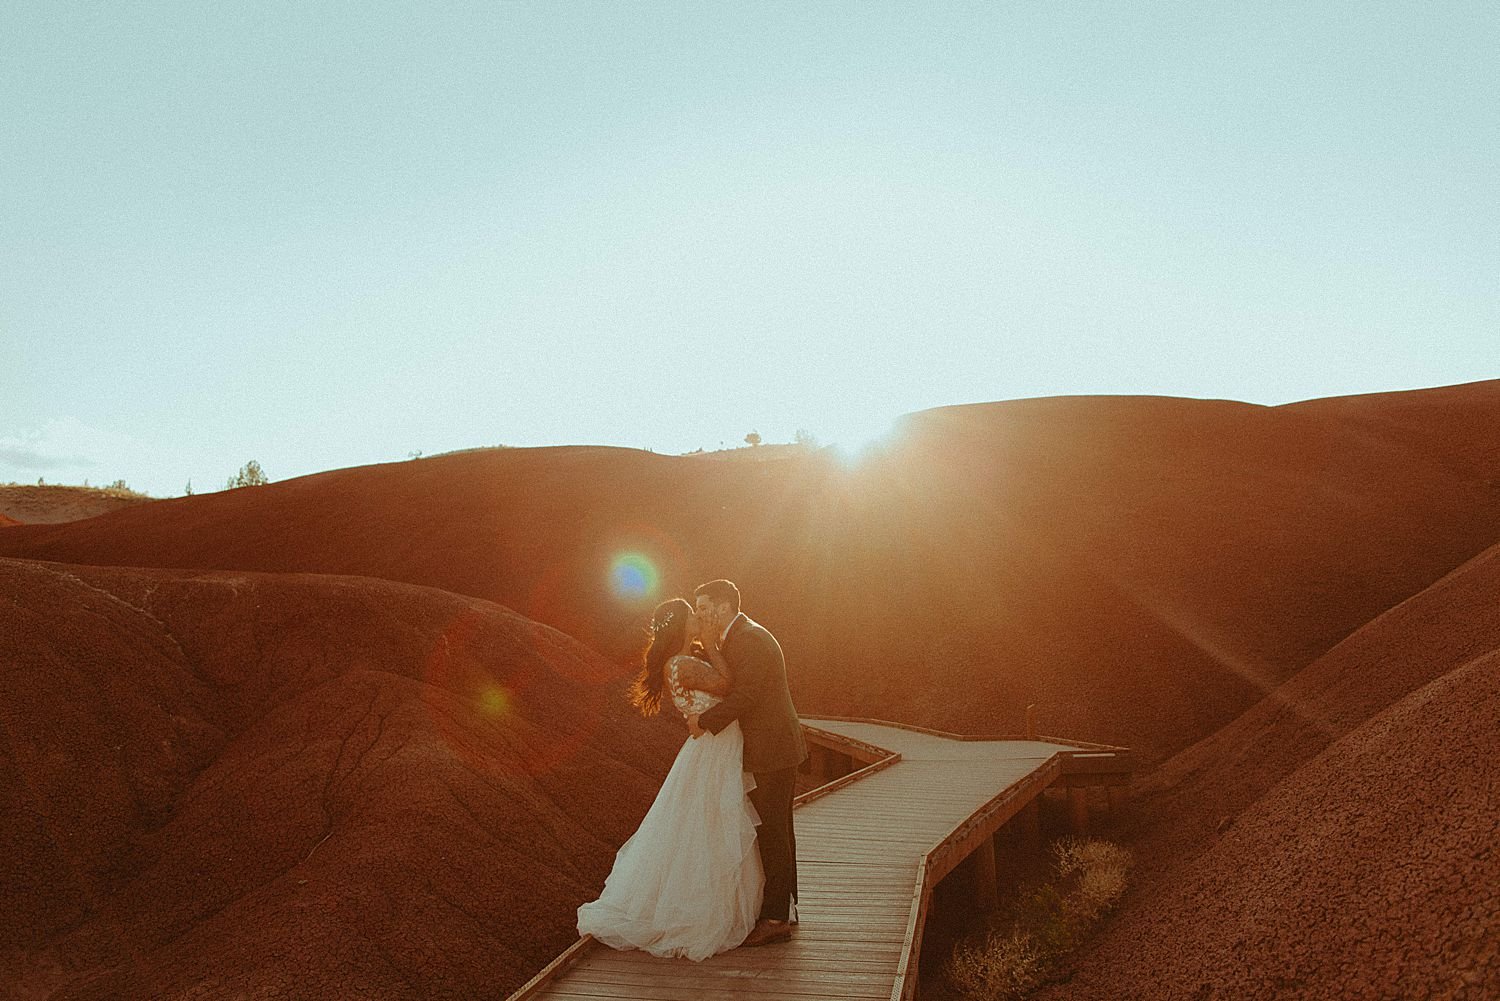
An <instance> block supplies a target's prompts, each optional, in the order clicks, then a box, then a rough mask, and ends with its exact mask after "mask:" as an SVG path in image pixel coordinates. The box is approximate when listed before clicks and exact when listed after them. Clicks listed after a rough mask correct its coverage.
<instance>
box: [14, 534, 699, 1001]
mask: <svg viewBox="0 0 1500 1001" xmlns="http://www.w3.org/2000/svg"><path fill="white" fill-rule="evenodd" d="M0 605H3V607H4V608H5V609H6V611H5V614H4V615H3V616H0V665H3V671H0V685H3V690H0V735H3V737H4V740H3V742H0V858H3V859H4V862H3V863H0V888H3V894H0V895H3V898H4V900H5V907H4V908H0V982H3V983H5V984H6V985H7V993H6V996H7V997H16V998H30V997H36V998H41V997H54V998H57V999H59V1001H62V999H99V1001H103V999H121V998H131V999H148V998H149V999H152V1001H161V999H174V998H188V997H204V996H214V997H241V996H243V997H251V996H254V997H270V996H285V997H354V996H358V997H363V998H411V999H416V998H423V999H429V998H473V997H481V996H483V997H492V996H496V995H497V993H498V994H499V995H501V996H503V994H504V993H506V991H507V990H508V989H513V988H514V987H516V986H519V984H520V983H521V982H522V981H523V980H524V979H525V978H526V977H527V976H529V975H530V973H531V972H532V971H534V970H535V969H536V968H537V967H539V966H541V965H542V964H543V963H545V962H546V961H547V960H548V959H549V958H551V956H552V955H554V954H555V953H556V952H557V951H559V950H560V949H561V948H562V947H564V946H565V945H567V944H568V943H569V942H570V941H571V940H572V938H573V937H574V936H573V934H572V922H573V911H574V909H575V908H576V907H577V906H578V904H579V903H582V902H583V901H584V900H586V899H590V898H592V897H593V896H594V895H595V894H596V893H597V891H598V887H599V885H600V884H602V882H603V879H604V875H605V873H606V872H607V871H608V868H609V865H610V864H611V862H612V860H613V856H614V853H615V851H616V849H617V848H618V847H619V845H620V844H621V842H623V841H624V839H625V838H626V837H627V836H628V835H629V834H630V832H631V831H632V830H633V829H634V826H635V824H636V823H637V822H638V821H639V819H640V817H641V816H642V815H643V814H644V813H645V810H646V807H647V805H648V804H649V802H650V800H651V798H652V796H653V795H654V794H655V791H656V788H657V786H658V784H659V782H660V779H661V776H662V775H663V774H664V773H665V769H666V764H667V762H668V761H669V760H670V755H671V754H672V753H673V752H674V751H675V750H676V747H677V745H678V743H680V741H681V739H682V734H681V731H680V729H679V728H677V727H672V726H669V725H666V724H664V723H663V722H661V721H645V720H641V719H640V718H639V717H637V716H634V715H632V714H631V713H629V712H627V711H626V709H625V708H624V698H623V693H622V687H621V683H620V679H619V678H618V677H617V673H616V672H615V670H614V669H613V668H612V666H611V665H609V664H608V663H606V662H604V661H603V660H601V659H600V658H599V657H598V656H597V655H596V654H594V653H593V652H591V651H590V650H588V649H587V648H585V647H583V646H581V645H580V644H578V643H576V642H575V641H573V640H571V639H569V638H568V637H566V636H564V635H562V634H560V633H558V632H556V631H554V630H552V629H550V628H547V627H545V626H540V625H538V624H536V623H533V622H530V621H528V620H526V619H523V618H522V617H520V616H518V615H516V614H514V613H512V612H510V611H508V610H507V609H504V608H501V607H499V606H496V605H493V604H491V603H489V602H486V601H482V600H479V599H474V598H469V597H463V596H459V595H454V594H449V593H445V592H441V591H436V590H432V589H427V588H420V587H413V586H411V585H406V584H398V583H393V582H389V581H380V580H369V579H364V578H351V577H324V576H310V575H282V576H269V575H261V574H229V573H194V572H181V571H165V570H127V569H98V568H89V567H78V566H64V565H58V564H42V563H29V562H20V561H12V560H0ZM54 991H55V993H53V992H54Z"/></svg>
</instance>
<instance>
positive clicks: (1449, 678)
mask: <svg viewBox="0 0 1500 1001" xmlns="http://www.w3.org/2000/svg"><path fill="white" fill-rule="evenodd" d="M1497 593H1500V546H1496V547H1495V548H1492V549H1490V550H1489V551H1487V552H1486V553H1484V554H1482V555H1481V556H1480V557H1477V558H1476V559H1474V560H1472V561H1471V562H1469V563H1468V564H1466V565H1465V566H1463V567H1462V568H1460V569H1459V570H1457V571H1455V572H1454V573H1452V574H1450V575H1449V576H1447V577H1445V578H1444V579H1443V580H1442V581H1440V582H1439V583H1437V584H1435V585H1434V586H1432V587H1431V588H1429V589H1427V590H1426V591H1424V592H1422V593H1421V594H1419V595H1416V596H1415V597H1413V598H1411V599H1410V600H1408V601H1406V602H1404V603H1402V604H1401V605H1399V606H1397V607H1396V608H1393V609H1391V610H1390V611H1389V612H1387V613H1385V614H1384V615H1382V616H1380V617H1379V618H1377V619H1376V620H1375V621H1373V622H1371V623H1370V624H1368V625H1367V626H1365V627H1364V628H1362V629H1360V630H1359V631H1358V632H1356V633H1355V634H1354V635H1352V636H1350V637H1349V638H1348V639H1346V640H1345V641H1344V642H1342V643H1340V644H1339V645H1338V646H1336V647H1335V648H1334V649H1333V650H1331V651H1329V653H1328V654H1326V655H1325V656H1324V657H1322V658H1320V659H1319V660H1318V661H1317V662H1316V663H1315V664H1313V665H1312V666H1310V667H1308V668H1306V669H1305V670H1303V671H1302V672H1300V673H1299V674H1298V675H1297V676H1296V677H1295V678H1293V679H1292V680H1291V681H1289V682H1287V683H1286V684H1285V685H1283V686H1282V687H1281V688H1279V689H1278V690H1277V691H1276V692H1274V693H1273V694H1272V695H1270V696H1268V697H1267V698H1266V699H1265V700H1263V701H1262V702H1261V703H1259V704H1258V705H1256V706H1255V707H1254V708H1253V709H1251V710H1250V711H1249V712H1247V713H1246V714H1245V715H1244V716H1242V717H1240V718H1239V719H1237V720H1235V721H1234V722H1233V723H1232V724H1230V725H1229V726H1227V727H1225V728H1224V729H1222V730H1220V731H1219V732H1218V733H1215V734H1214V735H1212V736H1211V737H1209V738H1207V739H1205V740H1203V741H1201V742H1199V743H1198V744H1196V745H1195V746H1193V747H1192V748H1189V749H1187V750H1185V751H1184V752H1182V753H1181V754H1179V755H1177V756H1176V757H1174V758H1173V759H1172V760H1171V761H1169V762H1167V763H1166V764H1165V765H1163V766H1162V767H1161V768H1159V769H1158V770H1157V773H1156V774H1155V775H1154V776H1153V777H1152V781H1151V782H1150V794H1149V795H1148V796H1147V797H1146V798H1145V799H1144V801H1143V802H1142V803H1140V804H1139V812H1140V816H1141V817H1142V827H1143V830H1142V831H1141V832H1140V835H1139V837H1138V840H1137V844H1138V849H1139V851H1140V852H1141V853H1142V854H1143V855H1144V859H1143V861H1144V863H1145V865H1144V866H1143V871H1142V874H1141V880H1140V883H1139V885H1138V886H1137V887H1136V888H1135V890H1133V891H1132V894H1131V896H1130V897H1128V898H1127V903H1126V906H1125V907H1124V909H1123V911H1122V913H1121V914H1120V915H1119V917H1118V919H1117V920H1116V921H1115V922H1114V923H1113V924H1112V925H1111V926H1110V927H1109V928H1108V929H1107V931H1106V932H1105V934H1104V935H1102V936H1101V938H1100V939H1099V940H1098V941H1097V942H1096V943H1095V945H1094V947H1093V948H1092V949H1091V950H1090V953H1089V955H1088V956H1087V957H1086V959H1084V961H1083V962H1082V963H1081V966H1080V969H1079V971H1078V974H1077V975H1076V976H1075V977H1074V978H1073V979H1072V980H1071V981H1070V982H1069V984H1068V985H1067V987H1066V988H1065V989H1059V990H1058V991H1057V992H1056V993H1055V995H1054V996H1055V997H1057V998H1058V999H1061V998H1143V999H1144V998H1151V999H1156V998H1162V999H1172V998H1196V997H1236V998H1282V997H1382V996H1398V997H1476V998H1478V997H1491V996H1495V995H1496V993H1497V992H1500V950H1497V948H1496V945H1497V939H1496V937H1495V934H1494V933H1495V929H1496V928H1500V852H1497V851H1496V850H1495V832H1496V831H1497V830H1500V805H1497V804H1500V798H1497V794H1500V727H1497V726H1496V720H1500V602H1497V601H1496V599H1495V596H1496V594H1497Z"/></svg>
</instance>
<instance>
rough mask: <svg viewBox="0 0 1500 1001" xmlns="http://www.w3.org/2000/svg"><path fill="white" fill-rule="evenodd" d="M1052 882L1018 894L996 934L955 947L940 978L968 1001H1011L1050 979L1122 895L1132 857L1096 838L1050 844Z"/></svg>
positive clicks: (1045, 881) (1109, 843)
mask: <svg viewBox="0 0 1500 1001" xmlns="http://www.w3.org/2000/svg"><path fill="white" fill-rule="evenodd" d="M1052 859H1053V860H1052V871H1053V873H1054V874H1055V875H1054V878H1052V879H1048V880H1043V881H1041V882H1039V883H1037V884H1035V885H1033V886H1029V887H1025V888H1023V889H1022V890H1021V891H1020V892H1018V893H1017V895H1016V897H1015V899H1014V901H1013V902H1012V905H1011V908H1010V910H1009V911H1008V913H1006V914H1005V915H1004V916H1003V917H1002V918H1001V922H1000V926H999V927H998V928H994V927H992V928H991V929H990V930H989V931H988V932H987V933H986V934H985V935H984V936H983V937H982V938H981V939H979V940H978V942H977V943H976V942H970V943H960V944H959V946H958V947H957V948H955V949H954V951H953V956H952V957H951V958H950V960H949V962H948V965H947V968H946V973H947V975H948V979H949V981H950V982H951V983H952V984H953V986H954V987H955V988H956V989H957V990H958V991H959V993H960V994H962V995H963V996H964V997H966V998H969V999H972V1001H1012V999H1016V998H1021V997H1024V996H1025V995H1027V994H1029V993H1030V992H1031V991H1033V990H1035V989H1036V988H1037V987H1038V986H1040V985H1041V984H1042V983H1043V982H1044V981H1045V980H1046V979H1047V977H1048V976H1050V975H1052V974H1053V973H1054V972H1055V971H1056V970H1057V969H1058V967H1059V965H1060V964H1061V961H1062V959H1063V957H1065V956H1066V955H1067V954H1068V953H1069V952H1071V951H1072V950H1073V949H1074V948H1076V947H1077V946H1078V944H1079V943H1080V942H1082V941H1083V939H1084V938H1085V937H1086V936H1087V935H1088V933H1089V932H1090V931H1092V930H1093V928H1094V926H1095V924H1097V922H1098V921H1099V919H1100V918H1102V917H1103V916H1104V915H1105V914H1107V913H1108V912H1109V911H1110V910H1111V909H1112V908H1113V907H1114V906H1115V904H1117V903H1118V902H1119V900H1120V896H1121V895H1122V894H1123V893H1124V892H1125V884H1126V874H1127V872H1128V871H1129V869H1130V863H1131V858H1130V852H1128V851H1126V850H1125V849H1124V848H1121V847H1120V846H1119V845H1116V844H1113V843H1111V842H1109V841H1102V840H1100V839H1097V838H1062V839H1060V840H1058V841H1056V842H1054V843H1053V845H1052Z"/></svg>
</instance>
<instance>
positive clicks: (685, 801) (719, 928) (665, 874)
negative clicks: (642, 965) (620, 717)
mask: <svg viewBox="0 0 1500 1001" xmlns="http://www.w3.org/2000/svg"><path fill="white" fill-rule="evenodd" d="M683 659H685V655H684V654H678V655H677V656H674V657H673V658H672V659H671V660H669V661H668V662H667V677H666V681H667V689H668V691H669V692H670V693H671V695H672V703H673V705H675V706H676V707H677V709H678V711H680V712H681V713H682V714H683V715H684V716H687V715H689V714H691V713H699V712H703V711H705V710H707V709H708V708H709V707H710V706H713V705H716V704H717V703H718V702H719V699H718V698H716V697H714V696H712V695H709V694H708V693H706V692H699V691H693V690H684V689H683V688H682V687H681V685H679V684H678V681H677V667H678V664H679V662H680V661H681V660H683ZM743 748H744V737H743V735H742V734H741V732H740V724H739V722H738V721H736V722H733V723H730V724H729V725H728V726H727V727H725V728H724V729H723V730H721V731H719V733H717V734H712V733H705V734H704V735H703V736H701V737H698V738H697V739H693V738H691V737H689V738H688V739H687V741H686V742H685V743H684V744H683V745H682V750H680V751H678V752H677V758H676V760H675V761H673V762H672V769H671V771H669V772H668V773H667V778H666V781H664V782H663V783H662V787H661V791H660V792H658V793H657V794H656V800H655V802H653V803H652V804H651V809H650V810H649V811H647V813H646V817H645V819H644V820H642V821H641V825H640V827H638V828H636V832H635V833H634V834H632V835H631V836H630V839H629V840H628V841H626V842H625V844H624V845H623V846H621V848H620V850H619V852H618V853H617V854H616V855H615V865H614V868H613V869H612V870H610V874H609V878H608V879H606V880H605V882H604V892H603V893H602V894H600V896H599V899H598V900H594V901H591V902H589V903H587V904H584V905H583V906H582V907H580V908H578V933H579V934H580V935H592V936H594V938H596V939H598V940H599V941H600V942H603V943H604V944H605V945H608V946H611V947H612V948H615V949H641V950H644V951H646V952H649V953H651V954H652V955H654V956H676V957H683V958H686V959H693V960H699V959H706V958H708V957H709V956H712V955H714V954H715V953H720V952H723V951H725V950H726V949H733V948H734V947H735V946H737V945H739V944H740V943H741V942H743V941H744V940H745V936H746V935H748V934H750V929H751V928H753V927H755V920H756V917H757V916H758V915H759V913H760V903H761V892H762V890H763V889H764V887H765V873H764V871H763V870H762V868H761V863H760V852H759V851H757V850H756V846H755V825H756V823H758V822H759V819H760V818H759V817H758V816H757V815H756V813H755V807H753V806H751V804H750V799H749V796H748V793H749V792H750V790H751V789H754V788H755V780H754V778H752V777H751V776H750V774H749V773H748V772H745V771H744V770H743V769H742V767H741V766H742V755H741V751H742V750H743Z"/></svg>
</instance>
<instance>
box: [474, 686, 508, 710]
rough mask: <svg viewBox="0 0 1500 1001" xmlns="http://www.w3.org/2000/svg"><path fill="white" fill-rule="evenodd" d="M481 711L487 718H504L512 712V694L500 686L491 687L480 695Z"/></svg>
mask: <svg viewBox="0 0 1500 1001" xmlns="http://www.w3.org/2000/svg"><path fill="white" fill-rule="evenodd" d="M479 711H480V712H482V713H484V714H485V715H486V716H490V717H497V716H504V715H505V714H506V713H507V712H509V711H510V693H509V692H507V691H506V690H505V689H504V688H502V687H500V686H499V685H490V686H488V687H486V688H484V689H483V690H481V691H480V693H479Z"/></svg>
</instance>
